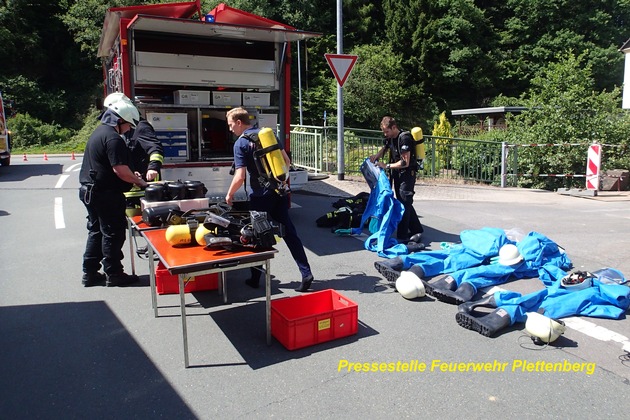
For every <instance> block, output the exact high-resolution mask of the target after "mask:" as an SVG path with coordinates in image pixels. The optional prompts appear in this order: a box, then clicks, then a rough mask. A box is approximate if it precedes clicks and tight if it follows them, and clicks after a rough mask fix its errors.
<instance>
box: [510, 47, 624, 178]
mask: <svg viewBox="0 0 630 420" xmlns="http://www.w3.org/2000/svg"><path fill="white" fill-rule="evenodd" d="M586 56H587V53H583V54H580V55H575V54H573V53H567V54H562V55H559V56H557V57H556V58H555V60H554V61H553V62H551V63H549V65H548V66H547V67H546V68H544V69H543V70H542V71H540V72H539V74H538V75H537V76H536V77H534V78H533V80H532V87H531V89H530V90H529V91H528V92H527V94H526V95H524V96H523V104H524V105H525V106H526V107H527V111H525V112H523V113H521V114H520V115H517V116H514V117H512V118H510V119H509V122H508V124H509V130H507V131H506V132H505V137H504V140H505V141H507V142H508V143H510V144H516V145H519V144H520V145H530V144H554V145H555V146H554V147H551V148H549V147H547V148H540V147H522V148H519V149H518V154H519V159H518V161H519V165H521V167H519V173H522V174H526V175H527V176H528V177H525V178H523V180H522V181H521V185H522V186H532V187H537V188H546V189H556V188H560V187H563V186H566V185H564V183H565V182H566V181H565V180H562V179H561V180H558V179H556V178H554V177H538V176H539V175H540V174H562V175H564V174H570V175H571V174H584V171H585V169H584V159H585V158H584V157H585V156H586V150H587V149H588V146H589V145H590V144H592V143H593V142H597V143H600V144H605V145H609V146H611V147H608V148H607V150H608V152H609V153H611V157H614V159H613V160H611V162H609V164H614V165H624V166H622V167H626V168H630V159H628V158H624V157H623V156H624V153H622V152H623V151H627V148H628V136H627V133H628V131H627V130H628V127H629V126H630V116H629V115H628V114H627V113H626V112H623V111H621V109H620V106H619V89H618V88H614V89H613V90H612V91H597V90H596V88H595V80H594V78H593V70H592V65H591V64H589V63H588V62H587V61H586ZM569 180H570V179H569ZM579 182H580V183H582V182H583V180H580V181H579Z"/></svg>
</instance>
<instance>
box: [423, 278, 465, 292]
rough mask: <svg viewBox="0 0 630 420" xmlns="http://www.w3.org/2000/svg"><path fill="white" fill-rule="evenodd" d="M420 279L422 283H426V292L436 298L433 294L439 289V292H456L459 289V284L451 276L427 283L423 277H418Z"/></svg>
mask: <svg viewBox="0 0 630 420" xmlns="http://www.w3.org/2000/svg"><path fill="white" fill-rule="evenodd" d="M418 277H420V280H422V283H424V290H425V291H426V293H427V295H430V296H435V295H434V294H433V291H434V290H435V289H439V290H452V291H454V290H456V289H457V282H456V281H455V279H454V278H453V277H451V276H448V275H446V276H442V277H440V278H437V279H435V280H431V281H430V282H429V281H426V280H424V279H423V278H422V276H418Z"/></svg>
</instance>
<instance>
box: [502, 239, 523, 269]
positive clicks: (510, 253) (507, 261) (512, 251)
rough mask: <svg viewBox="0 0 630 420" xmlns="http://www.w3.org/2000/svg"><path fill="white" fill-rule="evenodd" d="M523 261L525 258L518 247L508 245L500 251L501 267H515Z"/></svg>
mask: <svg viewBox="0 0 630 420" xmlns="http://www.w3.org/2000/svg"><path fill="white" fill-rule="evenodd" d="M522 260H523V256H522V255H521V253H520V252H519V250H518V248H517V247H516V245H513V244H506V245H503V246H502V247H501V249H499V264H501V265H514V264H517V263H519V262H521V261H522Z"/></svg>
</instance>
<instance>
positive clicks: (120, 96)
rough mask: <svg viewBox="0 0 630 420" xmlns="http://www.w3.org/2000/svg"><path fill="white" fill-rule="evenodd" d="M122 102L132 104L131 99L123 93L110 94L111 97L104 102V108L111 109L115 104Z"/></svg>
mask: <svg viewBox="0 0 630 420" xmlns="http://www.w3.org/2000/svg"><path fill="white" fill-rule="evenodd" d="M121 100H122V101H128V102H131V99H129V97H128V96H127V95H125V94H124V93H122V92H114V93H110V94H109V95H107V97H106V98H105V100H104V101H103V107H104V108H109V107H110V105H111V104H113V103H114V102H118V101H121Z"/></svg>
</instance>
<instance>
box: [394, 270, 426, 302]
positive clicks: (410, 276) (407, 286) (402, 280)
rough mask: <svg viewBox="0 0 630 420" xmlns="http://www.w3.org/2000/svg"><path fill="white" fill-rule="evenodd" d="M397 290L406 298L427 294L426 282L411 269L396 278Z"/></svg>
mask: <svg viewBox="0 0 630 420" xmlns="http://www.w3.org/2000/svg"><path fill="white" fill-rule="evenodd" d="M396 290H398V293H400V295H401V296H402V297H404V298H405V299H415V298H419V297H423V296H424V295H425V290H424V283H422V280H420V277H418V276H416V275H415V274H414V273H412V272H411V271H403V272H402V273H400V276H399V277H398V279H397V280H396Z"/></svg>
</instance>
